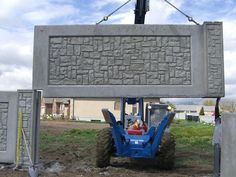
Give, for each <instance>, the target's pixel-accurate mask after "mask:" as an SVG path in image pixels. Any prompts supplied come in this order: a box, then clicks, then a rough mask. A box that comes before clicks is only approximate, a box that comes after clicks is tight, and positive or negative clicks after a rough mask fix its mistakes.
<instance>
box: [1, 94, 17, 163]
mask: <svg viewBox="0 0 236 177" xmlns="http://www.w3.org/2000/svg"><path fill="white" fill-rule="evenodd" d="M16 113H17V93H16V92H3V91H2V92H0V163H1V162H4V163H13V162H14V161H15V151H16V131H17V116H16Z"/></svg>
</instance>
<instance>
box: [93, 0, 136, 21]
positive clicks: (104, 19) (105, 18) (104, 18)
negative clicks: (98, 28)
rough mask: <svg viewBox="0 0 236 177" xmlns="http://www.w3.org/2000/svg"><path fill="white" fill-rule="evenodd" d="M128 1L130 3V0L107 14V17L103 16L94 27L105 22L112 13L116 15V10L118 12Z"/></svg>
mask: <svg viewBox="0 0 236 177" xmlns="http://www.w3.org/2000/svg"><path fill="white" fill-rule="evenodd" d="M130 1H132V0H128V1H126V2H125V3H124V4H122V5H121V6H120V7H118V8H117V9H115V10H114V11H112V12H111V13H110V14H108V15H107V16H104V17H103V19H101V20H100V21H99V22H97V23H96V25H99V24H100V23H102V22H103V21H107V20H108V18H109V17H110V16H112V15H113V14H114V13H116V12H117V11H118V10H120V9H121V8H122V7H124V6H125V5H126V4H128V3H129V2H130Z"/></svg>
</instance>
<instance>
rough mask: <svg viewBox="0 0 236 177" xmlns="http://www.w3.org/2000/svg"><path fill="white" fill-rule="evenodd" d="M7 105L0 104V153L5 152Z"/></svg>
mask: <svg viewBox="0 0 236 177" xmlns="http://www.w3.org/2000/svg"><path fill="white" fill-rule="evenodd" d="M7 119H8V103H4V102H0V151H6V150H7Z"/></svg>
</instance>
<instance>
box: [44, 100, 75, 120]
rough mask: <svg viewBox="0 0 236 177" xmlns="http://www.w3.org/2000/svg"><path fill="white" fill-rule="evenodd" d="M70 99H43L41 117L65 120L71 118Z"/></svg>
mask: <svg viewBox="0 0 236 177" xmlns="http://www.w3.org/2000/svg"><path fill="white" fill-rule="evenodd" d="M71 100H72V99H69V98H43V99H42V101H41V117H44V118H65V119H69V118H70V117H71V111H70V107H71V106H70V105H71V104H70V103H71Z"/></svg>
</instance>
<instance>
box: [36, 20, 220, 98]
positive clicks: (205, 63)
mask: <svg viewBox="0 0 236 177" xmlns="http://www.w3.org/2000/svg"><path fill="white" fill-rule="evenodd" d="M222 38H223V36H222V23H219V22H214V23H210V22H207V23H204V25H201V26H194V25H75V26H36V27H35V42H34V64H33V71H34V72H33V88H34V89H42V90H43V94H44V96H45V97H127V96H134V97H137V96H139V97H140V96H143V97H219V96H224V75H223V73H224V71H223V40H222Z"/></svg>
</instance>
